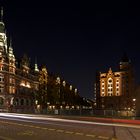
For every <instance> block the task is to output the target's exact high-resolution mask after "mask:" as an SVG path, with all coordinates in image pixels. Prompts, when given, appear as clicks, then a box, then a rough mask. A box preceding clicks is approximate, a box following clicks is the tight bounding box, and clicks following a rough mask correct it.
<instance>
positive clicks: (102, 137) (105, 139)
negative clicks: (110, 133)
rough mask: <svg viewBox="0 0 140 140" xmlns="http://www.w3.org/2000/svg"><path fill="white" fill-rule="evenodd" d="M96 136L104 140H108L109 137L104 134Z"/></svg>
mask: <svg viewBox="0 0 140 140" xmlns="http://www.w3.org/2000/svg"><path fill="white" fill-rule="evenodd" d="M97 138H99V139H104V140H108V139H109V137H105V136H97Z"/></svg>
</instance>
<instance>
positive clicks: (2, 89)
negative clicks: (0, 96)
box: [0, 85, 4, 93]
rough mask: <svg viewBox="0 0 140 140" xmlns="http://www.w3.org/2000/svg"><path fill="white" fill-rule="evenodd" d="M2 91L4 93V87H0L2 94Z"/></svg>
mask: <svg viewBox="0 0 140 140" xmlns="http://www.w3.org/2000/svg"><path fill="white" fill-rule="evenodd" d="M3 91H4V87H3V86H2V85H0V93H2V92H3Z"/></svg>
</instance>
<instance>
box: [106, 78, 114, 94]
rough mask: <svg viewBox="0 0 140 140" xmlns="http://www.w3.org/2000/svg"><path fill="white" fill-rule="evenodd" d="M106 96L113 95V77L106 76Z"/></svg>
mask: <svg viewBox="0 0 140 140" xmlns="http://www.w3.org/2000/svg"><path fill="white" fill-rule="evenodd" d="M107 84H108V96H112V95H113V79H112V78H108V82H107Z"/></svg>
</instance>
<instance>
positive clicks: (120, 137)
mask: <svg viewBox="0 0 140 140" xmlns="http://www.w3.org/2000/svg"><path fill="white" fill-rule="evenodd" d="M124 139H126V140H140V125H132V124H118V123H103V122H93V121H92V122H90V121H78V120H69V119H59V118H54V117H52V116H43V115H25V114H10V113H0V140H124Z"/></svg>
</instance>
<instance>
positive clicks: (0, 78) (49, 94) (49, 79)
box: [0, 10, 82, 112]
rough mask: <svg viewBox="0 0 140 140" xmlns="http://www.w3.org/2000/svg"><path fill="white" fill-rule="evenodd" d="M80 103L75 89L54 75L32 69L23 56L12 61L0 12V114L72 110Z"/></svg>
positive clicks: (10, 44)
mask: <svg viewBox="0 0 140 140" xmlns="http://www.w3.org/2000/svg"><path fill="white" fill-rule="evenodd" d="M7 42H10V43H7ZM44 70H45V72H44ZM42 73H43V74H42ZM44 75H45V76H44ZM42 76H43V78H44V79H42ZM81 100H82V98H81V97H80V96H79V94H78V90H77V88H75V87H74V86H72V85H70V84H68V83H67V82H66V81H65V80H64V79H62V78H60V77H59V76H58V75H54V74H50V73H49V72H48V71H47V69H46V68H44V67H43V68H41V69H40V70H39V69H38V65H37V63H35V66H34V68H33V69H32V68H31V66H30V59H29V58H28V57H27V55H24V56H23V57H22V58H21V60H17V59H16V58H15V55H14V52H13V48H12V42H11V41H8V39H7V35H6V30H5V24H4V22H3V10H1V20H0V112H1V111H4V112H35V111H36V109H37V107H39V108H41V109H42V108H45V109H46V107H50V108H51V107H54V106H56V107H60V106H61V108H62V107H73V106H75V107H76V105H79V104H80V102H81ZM48 105H49V106H48Z"/></svg>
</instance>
